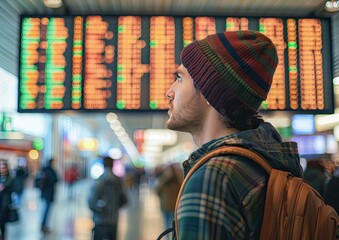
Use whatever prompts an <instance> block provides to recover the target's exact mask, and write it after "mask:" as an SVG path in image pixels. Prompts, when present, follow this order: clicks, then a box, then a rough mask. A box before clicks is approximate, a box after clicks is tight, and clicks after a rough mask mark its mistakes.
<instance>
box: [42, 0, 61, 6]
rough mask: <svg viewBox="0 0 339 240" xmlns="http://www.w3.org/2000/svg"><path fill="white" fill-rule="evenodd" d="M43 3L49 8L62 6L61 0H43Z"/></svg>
mask: <svg viewBox="0 0 339 240" xmlns="http://www.w3.org/2000/svg"><path fill="white" fill-rule="evenodd" d="M44 4H45V6H46V7H49V8H59V7H61V6H62V0H44Z"/></svg>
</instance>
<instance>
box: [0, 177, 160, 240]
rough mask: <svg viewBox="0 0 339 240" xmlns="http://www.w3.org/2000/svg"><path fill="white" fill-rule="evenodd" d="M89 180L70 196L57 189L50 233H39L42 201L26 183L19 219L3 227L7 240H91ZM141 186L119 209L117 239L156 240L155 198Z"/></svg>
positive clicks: (157, 216)
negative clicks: (127, 202) (88, 204)
mask: <svg viewBox="0 0 339 240" xmlns="http://www.w3.org/2000/svg"><path fill="white" fill-rule="evenodd" d="M90 184H91V180H88V179H85V180H81V181H78V182H77V184H76V185H74V189H73V194H72V197H69V195H68V194H69V192H68V189H67V187H66V185H65V184H64V183H60V184H59V185H58V187H57V192H56V193H57V197H56V200H55V202H54V203H53V207H52V209H51V214H50V219H49V226H50V229H51V230H52V232H51V233H49V234H42V233H41V232H40V222H41V218H42V209H43V202H42V201H41V199H40V192H39V190H38V189H36V188H34V187H32V184H27V187H26V188H25V191H24V193H23V197H22V204H21V207H20V209H19V217H20V220H19V221H18V222H14V223H8V224H7V225H6V229H7V230H6V231H7V233H6V240H39V239H41V240H42V239H44V240H45V239H46V240H90V239H91V229H92V226H93V225H92V220H91V211H90V210H89V208H88V206H87V196H88V194H89V189H90ZM150 186H151V184H148V183H147V182H146V183H142V184H141V185H140V187H139V189H138V190H136V189H134V190H129V191H128V196H129V204H128V206H126V207H124V208H122V209H121V210H120V217H119V225H118V240H153V239H154V240H155V239H156V238H157V236H158V235H159V234H160V233H161V232H162V231H163V222H162V217H161V212H160V207H159V200H158V197H157V196H156V195H155V193H154V192H153V190H152V187H150Z"/></svg>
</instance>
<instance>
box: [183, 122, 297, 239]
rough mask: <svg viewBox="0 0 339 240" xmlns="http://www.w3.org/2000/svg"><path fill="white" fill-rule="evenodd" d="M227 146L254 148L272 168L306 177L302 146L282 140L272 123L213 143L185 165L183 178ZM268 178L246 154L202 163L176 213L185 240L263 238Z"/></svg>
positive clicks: (189, 183)
mask: <svg viewBox="0 0 339 240" xmlns="http://www.w3.org/2000/svg"><path fill="white" fill-rule="evenodd" d="M222 145H237V146H243V147H246V148H249V149H251V150H254V151H256V152H258V153H260V154H261V155H262V156H264V157H265V158H266V159H267V160H268V161H269V163H270V164H271V166H272V167H273V168H278V169H282V170H289V171H291V172H292V173H293V174H294V175H296V176H302V168H301V166H300V164H299V155H298V151H297V145H296V143H293V142H282V140H281V138H280V135H279V134H278V133H277V132H276V130H275V129H274V128H273V126H272V125H271V124H269V123H263V124H262V125H261V126H260V127H258V128H257V129H254V130H247V131H242V132H239V133H236V134H232V135H228V136H225V137H222V138H219V139H215V140H212V141H210V142H208V143H206V144H204V145H203V146H202V147H201V148H199V149H197V150H196V151H194V152H193V153H192V154H191V155H190V157H189V159H188V160H187V161H185V162H184V164H183V166H184V174H185V176H186V174H187V172H188V171H189V170H190V169H191V168H192V167H193V166H194V164H196V163H197V162H198V161H199V159H200V158H201V157H202V156H203V155H204V154H206V153H207V152H209V151H211V150H212V149H215V148H217V147H219V146H222ZM267 179H268V175H267V173H266V172H265V171H264V170H263V169H262V168H261V167H259V166H257V165H256V163H253V162H251V160H248V159H246V158H244V157H241V156H230V155H225V156H218V157H214V158H211V159H210V160H208V161H207V162H206V163H205V164H204V165H202V166H201V167H200V168H199V169H198V170H197V171H196V172H195V173H194V174H193V175H192V176H191V178H190V179H189V181H188V182H187V184H186V186H185V189H184V192H183V194H182V197H181V199H180V202H179V207H178V209H177V214H178V222H177V223H176V224H178V228H179V230H178V231H179V236H178V239H180V240H208V239H210V240H219V239H241V240H243V239H259V233H260V227H261V222H262V218H263V208H264V202H265V191H266V183H267Z"/></svg>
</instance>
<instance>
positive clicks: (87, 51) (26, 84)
mask: <svg viewBox="0 0 339 240" xmlns="http://www.w3.org/2000/svg"><path fill="white" fill-rule="evenodd" d="M238 29H242V30H245V29H252V30H259V31H261V32H263V33H265V34H266V35H267V36H269V37H270V38H271V39H272V41H273V42H274V44H275V46H276V47H277V51H278V58H279V65H278V67H277V69H276V71H275V74H274V80H273V83H272V87H271V91H270V94H269V96H268V99H267V100H266V101H265V102H264V103H263V104H262V109H264V110H288V111H307V112H318V111H321V112H322V113H330V112H333V94H332V92H333V89H332V88H333V85H332V83H331V82H330V81H325V80H327V79H332V71H331V61H330V59H331V58H330V57H329V58H327V57H323V56H325V55H326V54H328V55H330V54H331V51H332V50H331V44H330V40H328V39H330V36H329V35H330V34H329V33H330V20H327V19H311V18H305V19H304V18H246V17H207V16H201V17H171V16H151V17H146V16H99V15H90V16H66V17H23V19H22V24H21V42H20V58H19V59H20V66H19V69H20V72H19V83H20V84H19V102H18V111H19V112H43V111H46V110H47V111H51V112H53V111H60V110H80V111H92V110H93V111H95V110H122V111H125V110H127V111H129V110H132V111H135V110H147V111H157V110H165V109H167V108H168V104H167V100H166V98H165V94H166V91H167V89H168V88H169V87H170V85H171V83H172V82H173V80H174V77H173V73H174V72H175V71H176V69H177V67H178V65H179V64H180V51H181V49H182V48H183V47H184V46H187V45H188V44H189V43H191V42H192V41H194V40H196V39H202V38H204V37H206V36H207V35H208V34H212V33H216V32H217V31H218V32H222V31H224V30H227V31H231V30H232V31H233V30H238ZM325 92H326V93H327V92H328V93H330V94H326V95H325V94H324V93H325Z"/></svg>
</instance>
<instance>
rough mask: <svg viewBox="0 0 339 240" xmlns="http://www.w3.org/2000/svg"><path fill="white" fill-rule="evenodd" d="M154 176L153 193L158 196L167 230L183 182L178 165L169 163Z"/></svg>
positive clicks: (157, 170) (159, 168) (172, 218)
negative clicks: (155, 182) (155, 183)
mask: <svg viewBox="0 0 339 240" xmlns="http://www.w3.org/2000/svg"><path fill="white" fill-rule="evenodd" d="M155 174H156V177H157V179H158V181H157V182H158V183H157V185H156V187H155V192H156V193H157V194H158V196H159V200H160V209H161V212H162V215H163V220H164V225H165V229H167V228H170V227H171V226H172V221H173V220H174V210H175V203H176V200H177V196H178V193H179V190H180V186H181V184H182V181H183V174H182V169H181V167H180V164H179V163H170V164H169V165H167V166H159V167H158V168H157V169H156V170H155ZM167 239H169V238H167Z"/></svg>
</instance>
